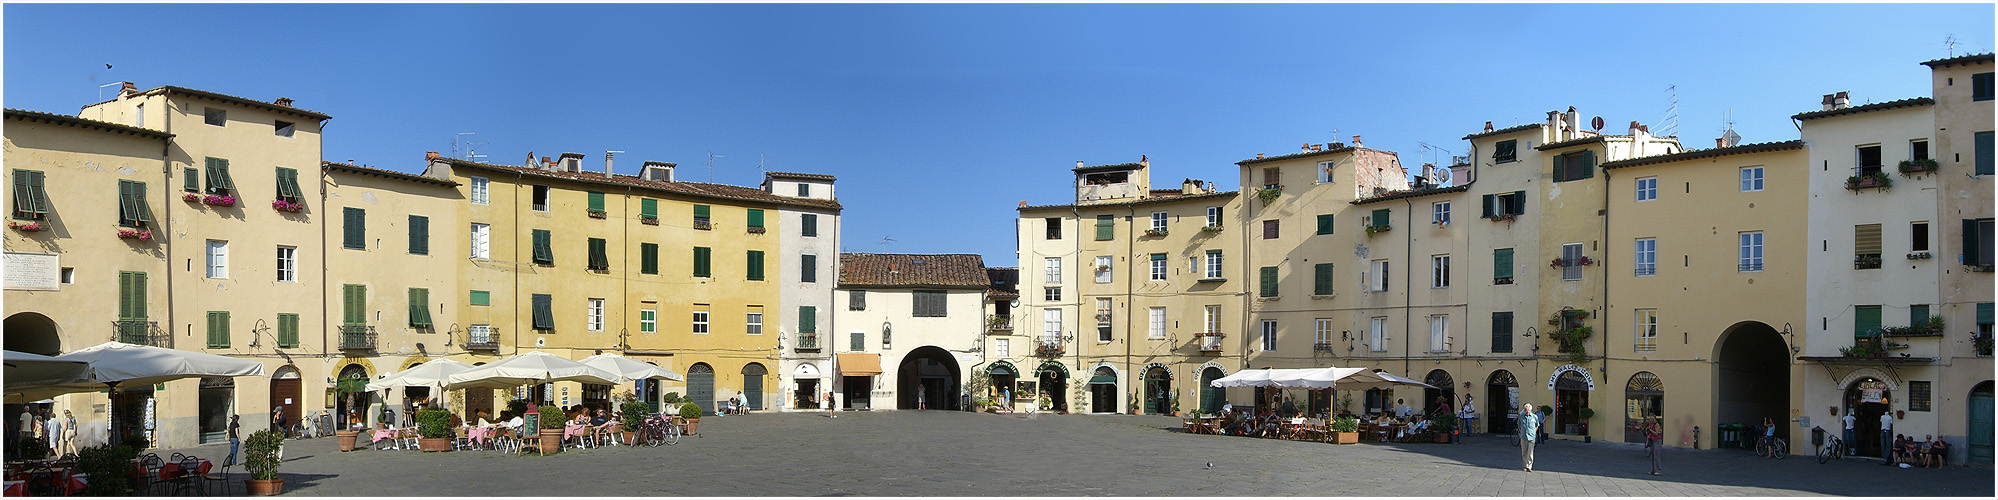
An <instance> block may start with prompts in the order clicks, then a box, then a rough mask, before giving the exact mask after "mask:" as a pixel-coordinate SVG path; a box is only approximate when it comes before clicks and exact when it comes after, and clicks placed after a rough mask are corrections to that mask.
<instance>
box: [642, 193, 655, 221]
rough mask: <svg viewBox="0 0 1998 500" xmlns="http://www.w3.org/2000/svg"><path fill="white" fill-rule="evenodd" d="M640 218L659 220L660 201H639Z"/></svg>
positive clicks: (648, 199)
mask: <svg viewBox="0 0 1998 500" xmlns="http://www.w3.org/2000/svg"><path fill="white" fill-rule="evenodd" d="M638 216H639V217H642V218H647V219H657V218H659V200H655V199H651V198H646V199H643V200H639V201H638Z"/></svg>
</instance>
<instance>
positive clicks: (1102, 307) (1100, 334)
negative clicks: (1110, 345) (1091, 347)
mask: <svg viewBox="0 0 1998 500" xmlns="http://www.w3.org/2000/svg"><path fill="white" fill-rule="evenodd" d="M1111 319H1112V318H1111V314H1110V299H1109V298H1105V297H1097V298H1096V341H1097V342H1109V341H1110V321H1111Z"/></svg>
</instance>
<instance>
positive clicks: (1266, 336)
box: [1263, 319, 1277, 352]
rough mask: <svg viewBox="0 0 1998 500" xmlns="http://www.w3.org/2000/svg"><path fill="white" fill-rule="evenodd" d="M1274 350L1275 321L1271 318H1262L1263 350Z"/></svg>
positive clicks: (1275, 336)
mask: <svg viewBox="0 0 1998 500" xmlns="http://www.w3.org/2000/svg"><path fill="white" fill-rule="evenodd" d="M1276 350H1277V322H1276V320H1273V319H1266V320H1263V352H1275V351H1276Z"/></svg>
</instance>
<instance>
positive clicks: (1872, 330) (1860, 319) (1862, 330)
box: [1852, 306, 1880, 338]
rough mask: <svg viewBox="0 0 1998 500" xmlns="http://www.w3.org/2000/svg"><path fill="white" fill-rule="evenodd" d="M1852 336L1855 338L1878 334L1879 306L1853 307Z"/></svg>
mask: <svg viewBox="0 0 1998 500" xmlns="http://www.w3.org/2000/svg"><path fill="white" fill-rule="evenodd" d="M1852 336H1853V337H1855V338H1872V337H1879V336H1880V306H1859V307H1855V308H1853V315H1852Z"/></svg>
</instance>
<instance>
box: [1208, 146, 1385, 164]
mask: <svg viewBox="0 0 1998 500" xmlns="http://www.w3.org/2000/svg"><path fill="white" fill-rule="evenodd" d="M1335 146H1336V144H1335ZM1359 149H1365V148H1361V147H1358V146H1352V147H1340V148H1325V150H1323V151H1304V152H1298V153H1291V154H1287V155H1281V156H1269V157H1263V158H1250V159H1247V160H1242V161H1238V162H1235V164H1236V165H1248V164H1252V163H1266V162H1272V161H1284V160H1293V159H1297V158H1305V157H1310V156H1323V155H1329V154H1333V153H1344V152H1348V151H1354V150H1359Z"/></svg>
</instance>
